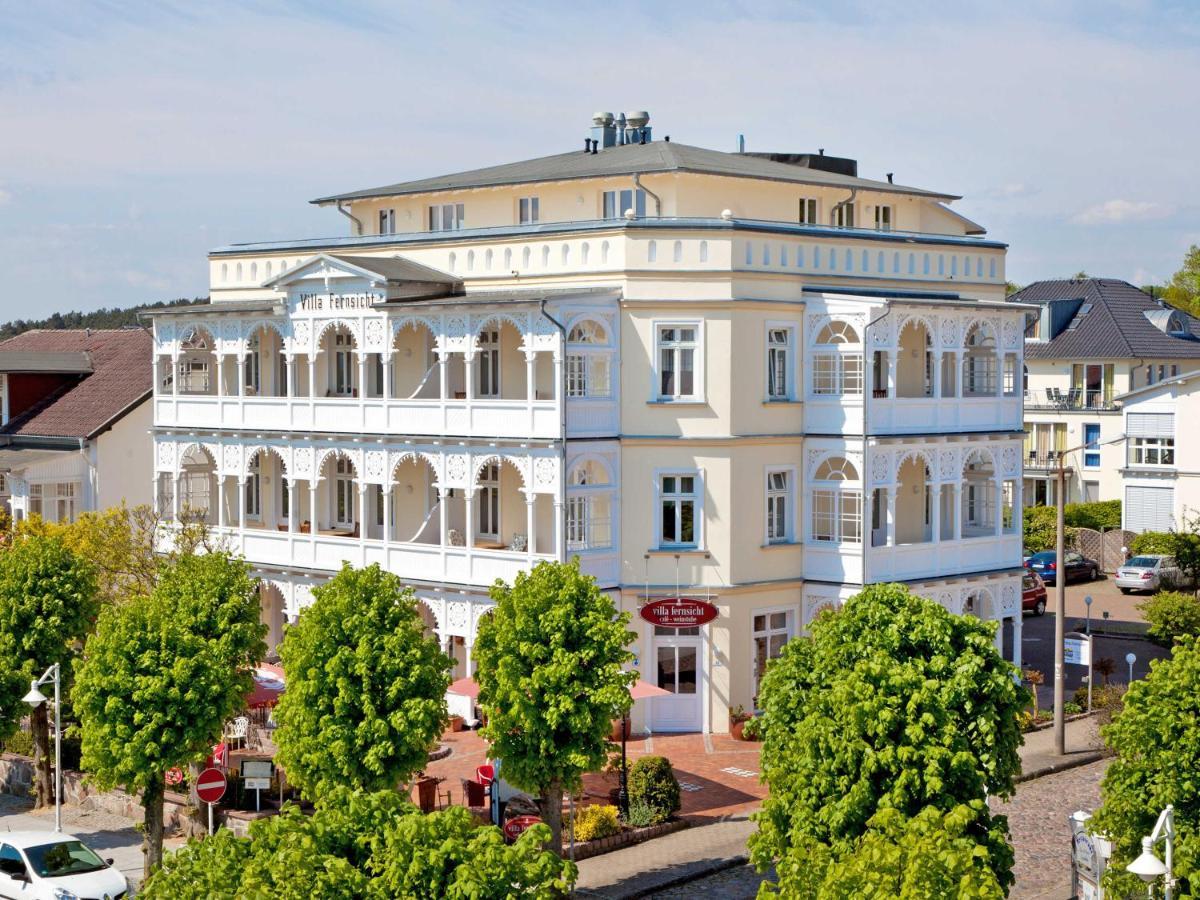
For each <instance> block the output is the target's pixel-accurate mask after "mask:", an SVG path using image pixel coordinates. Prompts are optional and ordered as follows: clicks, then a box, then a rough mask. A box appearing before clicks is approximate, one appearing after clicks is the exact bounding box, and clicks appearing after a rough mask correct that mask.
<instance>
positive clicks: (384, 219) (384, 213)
mask: <svg viewBox="0 0 1200 900" xmlns="http://www.w3.org/2000/svg"><path fill="white" fill-rule="evenodd" d="M379 233H380V234H395V233H396V211H395V210H394V209H381V210H380V211H379Z"/></svg>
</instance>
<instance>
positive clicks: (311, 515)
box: [308, 477, 321, 535]
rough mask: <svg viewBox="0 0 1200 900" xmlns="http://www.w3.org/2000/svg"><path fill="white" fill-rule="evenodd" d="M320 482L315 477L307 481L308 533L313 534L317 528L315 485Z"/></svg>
mask: <svg viewBox="0 0 1200 900" xmlns="http://www.w3.org/2000/svg"><path fill="white" fill-rule="evenodd" d="M320 483H321V482H320V481H319V480H318V479H317V478H315V477H314V478H312V479H311V480H309V482H308V533H309V534H314V535H315V534H316V533H317V529H318V528H319V523H318V520H317V487H318V486H319V485H320Z"/></svg>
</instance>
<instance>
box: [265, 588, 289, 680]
mask: <svg viewBox="0 0 1200 900" xmlns="http://www.w3.org/2000/svg"><path fill="white" fill-rule="evenodd" d="M258 602H259V621H260V622H262V624H263V625H266V626H267V636H266V644H267V653H266V657H265V659H266V660H267V661H272V662H273V661H275V660H277V659H279V645H280V644H282V643H283V632H284V630H285V627H286V624H287V601H286V600H285V599H284V596H283V592H282V591H281V590H280V589H279V587H278V586H277V585H274V584H271V582H269V581H260V582H259V583H258Z"/></svg>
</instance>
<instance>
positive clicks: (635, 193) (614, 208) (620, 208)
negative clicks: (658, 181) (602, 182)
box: [601, 188, 646, 219]
mask: <svg viewBox="0 0 1200 900" xmlns="http://www.w3.org/2000/svg"><path fill="white" fill-rule="evenodd" d="M601 208H602V212H603V217H604V218H605V219H620V218H622V217H623V216H624V215H625V212H626V210H630V209H632V210H633V214H634V215H635V216H637V217H638V218H639V219H641V218H643V217H644V216H645V215H646V192H645V191H643V190H642V189H641V188H638V189H637V190H632V189H626V190H623V191H604V193H603V194H601Z"/></svg>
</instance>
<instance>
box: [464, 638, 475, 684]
mask: <svg viewBox="0 0 1200 900" xmlns="http://www.w3.org/2000/svg"><path fill="white" fill-rule="evenodd" d="M474 647H475V645H474V644H473V643H471V642H469V641H468V642H464V643H463V650H464V652H465V654H466V657H467V677H468V678H470V677H471V676H472V675H474V674H475V660H473V659H471V650H472V649H473V648H474Z"/></svg>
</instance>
